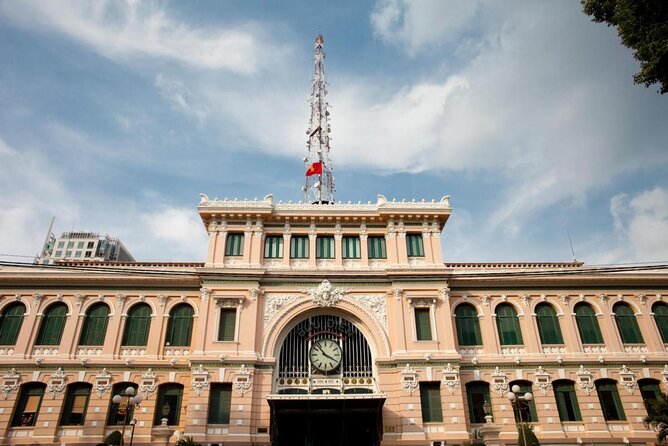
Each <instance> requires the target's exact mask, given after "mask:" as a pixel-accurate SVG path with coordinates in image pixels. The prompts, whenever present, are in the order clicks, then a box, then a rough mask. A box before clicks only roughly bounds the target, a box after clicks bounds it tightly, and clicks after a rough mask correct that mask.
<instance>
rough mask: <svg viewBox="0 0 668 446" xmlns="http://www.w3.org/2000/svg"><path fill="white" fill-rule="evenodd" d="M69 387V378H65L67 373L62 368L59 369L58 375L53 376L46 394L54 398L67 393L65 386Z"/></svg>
mask: <svg viewBox="0 0 668 446" xmlns="http://www.w3.org/2000/svg"><path fill="white" fill-rule="evenodd" d="M66 385H67V377H66V376H65V371H64V370H63V368H62V367H58V370H56V373H54V374H53V375H51V379H50V380H49V385H48V387H47V388H46V392H47V393H49V394H50V395H51V397H52V398H54V399H55V398H56V396H58V395H60V394H61V393H63V392H64V391H65V386H66Z"/></svg>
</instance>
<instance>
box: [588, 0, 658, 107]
mask: <svg viewBox="0 0 668 446" xmlns="http://www.w3.org/2000/svg"><path fill="white" fill-rule="evenodd" d="M581 2H582V6H583V9H584V12H585V14H587V15H590V16H591V17H592V20H593V21H594V22H599V23H603V22H605V23H607V24H608V26H614V27H616V28H617V33H618V34H619V37H620V38H621V39H622V43H623V44H624V45H625V46H627V47H629V48H631V49H632V50H633V51H634V53H633V56H634V57H635V58H636V60H638V61H639V62H640V71H639V72H638V73H636V74H635V75H634V76H633V80H634V82H635V83H636V84H644V85H645V86H646V87H649V86H650V85H652V84H657V83H658V84H659V85H660V88H659V92H660V93H661V94H663V93H667V92H668V2H667V1H666V0H581Z"/></svg>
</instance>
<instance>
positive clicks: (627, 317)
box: [612, 302, 644, 344]
mask: <svg viewBox="0 0 668 446" xmlns="http://www.w3.org/2000/svg"><path fill="white" fill-rule="evenodd" d="M612 311H613V312H614V313H615V321H616V322H617V329H618V330H619V335H620V336H621V338H622V342H623V343H624V344H642V343H643V342H644V341H643V338H642V333H640V327H639V326H638V321H637V320H636V316H635V314H633V310H632V309H631V307H630V306H629V305H628V304H625V303H622V302H617V303H616V304H615V306H614V307H612Z"/></svg>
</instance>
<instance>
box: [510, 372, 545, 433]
mask: <svg viewBox="0 0 668 446" xmlns="http://www.w3.org/2000/svg"><path fill="white" fill-rule="evenodd" d="M514 385H518V386H520V395H524V394H525V393H527V392H529V393H532V394H533V392H532V391H531V383H530V382H527V381H513V382H511V383H510V384H509V385H508V387H509V388H512V387H513V386H514ZM513 412H514V413H515V422H517V423H520V422H524V423H527V422H528V423H535V422H536V421H538V415H537V413H536V403H535V401H534V400H531V401H529V402H526V401H523V400H520V401H519V402H518V403H515V404H513ZM520 415H521V416H520Z"/></svg>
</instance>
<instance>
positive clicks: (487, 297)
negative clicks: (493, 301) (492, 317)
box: [480, 294, 489, 307]
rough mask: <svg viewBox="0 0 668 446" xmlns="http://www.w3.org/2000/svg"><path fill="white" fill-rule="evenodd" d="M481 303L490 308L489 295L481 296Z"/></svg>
mask: <svg viewBox="0 0 668 446" xmlns="http://www.w3.org/2000/svg"><path fill="white" fill-rule="evenodd" d="M480 301H481V302H482V303H483V304H485V305H487V306H488V307H489V296H488V295H487V294H483V295H482V296H480Z"/></svg>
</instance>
